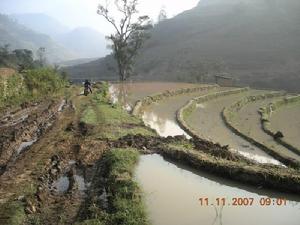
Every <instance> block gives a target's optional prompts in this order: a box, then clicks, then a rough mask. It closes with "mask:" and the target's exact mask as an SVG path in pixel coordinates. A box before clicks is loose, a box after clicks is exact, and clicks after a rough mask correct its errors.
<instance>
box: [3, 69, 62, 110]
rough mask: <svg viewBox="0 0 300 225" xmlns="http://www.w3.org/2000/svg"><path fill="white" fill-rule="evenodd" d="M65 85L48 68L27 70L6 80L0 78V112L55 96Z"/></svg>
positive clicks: (55, 73) (56, 74) (59, 77)
mask: <svg viewBox="0 0 300 225" xmlns="http://www.w3.org/2000/svg"><path fill="white" fill-rule="evenodd" d="M65 85H66V82H65V81H64V80H63V79H62V78H61V76H60V75H59V74H58V73H57V72H55V71H54V70H53V69H50V68H41V69H34V70H27V71H26V72H25V73H24V74H14V75H12V76H9V77H8V78H4V77H1V76H0V110H1V109H3V108H5V107H12V106H15V105H18V104H21V103H24V102H30V101H36V100H39V99H42V98H45V97H49V96H53V95H56V94H58V93H60V91H62V89H63V87H64V86H65Z"/></svg>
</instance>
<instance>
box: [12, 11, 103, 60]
mask: <svg viewBox="0 0 300 225" xmlns="http://www.w3.org/2000/svg"><path fill="white" fill-rule="evenodd" d="M12 17H13V18H15V19H16V20H17V21H18V22H19V23H21V24H23V25H25V26H27V27H29V28H31V29H33V30H34V31H36V32H40V33H44V34H47V35H49V36H50V37H51V38H52V39H53V40H55V41H56V42H58V43H60V44H62V45H63V46H64V47H65V48H67V49H69V50H71V51H73V52H75V53H76V55H77V56H78V57H79V58H94V57H103V56H105V55H106V54H107V53H108V50H107V49H106V43H105V36H104V35H103V34H101V33H100V32H98V31H96V30H94V29H92V28H88V27H77V28H75V29H71V28H69V27H67V26H65V25H63V24H61V23H60V22H58V21H57V20H55V19H54V18H52V17H50V16H48V15H45V14H41V13H32V14H14V15H12Z"/></svg>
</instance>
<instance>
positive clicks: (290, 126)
mask: <svg viewBox="0 0 300 225" xmlns="http://www.w3.org/2000/svg"><path fill="white" fill-rule="evenodd" d="M270 125H271V129H272V130H274V131H281V132H282V133H283V135H284V139H285V140H286V141H287V142H288V143H290V144H292V145H293V146H295V147H297V148H299V149H300V104H299V103H294V104H289V105H287V106H284V107H281V108H279V109H277V110H276V111H275V112H274V113H273V114H272V116H271V117H270Z"/></svg>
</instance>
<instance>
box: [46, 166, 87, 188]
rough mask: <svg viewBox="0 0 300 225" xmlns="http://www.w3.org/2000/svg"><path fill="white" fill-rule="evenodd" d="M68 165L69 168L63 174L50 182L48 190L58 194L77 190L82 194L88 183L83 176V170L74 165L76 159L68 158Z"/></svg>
mask: <svg viewBox="0 0 300 225" xmlns="http://www.w3.org/2000/svg"><path fill="white" fill-rule="evenodd" d="M69 165H70V166H71V168H70V169H69V170H68V171H67V172H66V173H65V174H64V175H63V176H61V177H59V178H58V179H57V180H55V181H54V182H53V183H52V185H51V187H50V190H53V191H55V192H56V193H58V194H65V193H67V192H72V191H73V190H78V191H79V192H81V193H82V194H83V193H84V192H85V191H86V190H87V188H88V187H89V185H90V183H88V182H87V181H86V180H85V178H84V176H83V174H84V171H83V170H82V169H79V168H78V167H76V161H74V160H70V161H69Z"/></svg>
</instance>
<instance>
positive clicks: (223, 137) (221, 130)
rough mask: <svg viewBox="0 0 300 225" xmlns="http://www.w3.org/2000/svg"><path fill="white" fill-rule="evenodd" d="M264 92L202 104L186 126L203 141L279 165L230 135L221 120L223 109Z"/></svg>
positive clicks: (251, 91)
mask: <svg viewBox="0 0 300 225" xmlns="http://www.w3.org/2000/svg"><path fill="white" fill-rule="evenodd" d="M262 93H264V91H257V90H250V91H248V92H244V93H240V94H234V95H228V96H224V97H220V98H217V99H214V100H211V101H208V102H205V103H203V104H199V105H198V107H197V109H196V110H195V111H194V112H192V114H191V115H190V116H189V117H188V119H187V123H188V125H189V126H190V127H191V128H193V129H194V130H195V131H197V132H198V133H199V134H200V136H202V137H203V138H204V139H207V140H211V141H213V142H215V143H220V144H221V145H229V147H230V148H231V149H233V150H236V151H239V152H240V153H241V154H243V155H244V156H246V157H248V158H252V159H254V160H256V161H258V162H262V163H273V164H279V162H278V161H277V160H274V159H273V158H272V157H271V156H269V155H268V154H267V153H265V152H263V151H262V150H260V149H259V148H257V147H256V146H254V145H253V144H251V143H249V142H248V141H246V140H244V139H243V138H241V137H239V136H237V135H235V134H234V133H232V131H231V130H230V129H228V128H227V127H226V125H225V123H224V121H223V119H222V115H221V113H222V110H223V109H224V107H227V106H228V105H230V104H232V103H234V102H236V101H238V100H240V99H242V98H244V97H246V96H251V95H259V94H262Z"/></svg>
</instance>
